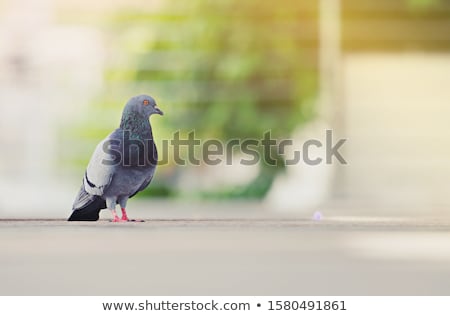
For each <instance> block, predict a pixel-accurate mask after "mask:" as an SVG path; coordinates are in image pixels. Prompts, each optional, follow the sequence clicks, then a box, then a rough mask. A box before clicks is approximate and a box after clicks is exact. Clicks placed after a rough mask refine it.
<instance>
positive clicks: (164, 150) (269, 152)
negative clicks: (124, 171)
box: [102, 130, 347, 166]
mask: <svg viewBox="0 0 450 316" xmlns="http://www.w3.org/2000/svg"><path fill="white" fill-rule="evenodd" d="M346 141H347V139H338V140H334V139H333V131H332V130H325V139H324V140H323V141H322V140H319V139H308V140H306V141H304V142H302V143H301V144H300V145H301V146H299V144H298V141H294V140H293V139H282V140H279V139H274V138H273V137H272V133H271V131H267V132H265V133H264V134H263V135H262V136H261V138H259V139H253V138H247V139H237V138H235V139H230V140H228V141H226V142H222V141H220V140H218V139H205V140H201V139H199V138H197V137H196V135H195V131H191V132H189V133H188V134H187V137H184V138H182V137H181V133H180V131H176V132H175V133H174V134H173V135H172V137H171V139H169V140H167V139H165V140H163V141H162V146H161V148H158V155H157V154H156V150H155V149H154V147H153V140H152V139H146V140H142V139H139V138H136V137H133V135H132V134H131V132H129V131H125V132H124V133H123V138H122V139H110V140H108V141H105V142H104V143H103V151H104V153H105V154H106V155H107V156H108V157H109V158H108V159H104V160H103V161H102V163H104V164H106V165H116V164H122V165H124V166H135V165H137V166H145V165H147V164H148V163H151V164H155V163H156V162H157V163H158V165H165V164H168V163H175V164H177V165H181V166H184V165H194V166H199V165H210V166H214V165H219V164H222V163H224V162H225V164H227V165H233V164H236V163H239V164H242V165H247V166H251V165H256V164H259V163H261V162H263V163H265V164H267V165H269V166H277V165H279V164H281V163H282V164H283V165H286V166H291V165H296V164H299V163H301V162H303V163H305V164H307V165H310V166H316V165H320V164H328V165H330V164H333V163H339V164H342V165H346V164H347V161H346V160H345V159H344V157H343V155H342V154H341V152H340V151H339V150H341V149H342V146H343V145H344V144H345V142H346ZM318 148H321V149H322V150H319V151H318V150H317V149H318ZM314 149H316V150H315V152H316V154H315V155H313V154H312V153H311V152H312V151H314ZM317 152H320V154H319V155H318V154H317ZM288 153H289V154H288ZM236 157H238V158H236ZM280 158H281V159H280ZM236 159H238V160H237V161H236Z"/></svg>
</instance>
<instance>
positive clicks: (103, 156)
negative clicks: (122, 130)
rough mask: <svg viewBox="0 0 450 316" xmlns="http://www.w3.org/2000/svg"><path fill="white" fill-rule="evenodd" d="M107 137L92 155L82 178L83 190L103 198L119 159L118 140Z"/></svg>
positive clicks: (111, 136) (112, 136)
mask: <svg viewBox="0 0 450 316" xmlns="http://www.w3.org/2000/svg"><path fill="white" fill-rule="evenodd" d="M114 134H115V133H113V134H112V135H110V136H108V137H107V138H106V139H105V140H103V141H102V142H101V143H100V144H98V146H97V148H96V149H95V151H94V154H93V155H92V158H91V160H90V162H89V164H88V167H87V169H86V172H85V174H84V178H83V188H84V190H85V191H86V193H88V194H89V195H96V196H103V193H104V192H105V190H106V189H107V188H108V186H109V185H110V184H111V181H112V179H113V177H114V174H115V172H116V170H117V166H118V164H119V162H120V161H119V159H120V157H121V156H120V152H121V151H120V143H121V142H120V140H119V139H117V138H114Z"/></svg>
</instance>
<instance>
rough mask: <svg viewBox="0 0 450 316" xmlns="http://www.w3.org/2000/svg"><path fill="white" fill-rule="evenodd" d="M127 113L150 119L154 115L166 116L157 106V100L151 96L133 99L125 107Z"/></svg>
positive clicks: (143, 95)
mask: <svg viewBox="0 0 450 316" xmlns="http://www.w3.org/2000/svg"><path fill="white" fill-rule="evenodd" d="M125 112H128V113H135V114H140V115H142V116H144V117H149V116H150V115H152V114H159V115H164V113H163V111H161V110H160V109H159V108H158V106H157V105H156V101H155V99H153V98H152V97H151V96H149V95H145V94H141V95H138V96H135V97H133V98H131V99H130V100H129V101H128V102H127V104H126V105H125Z"/></svg>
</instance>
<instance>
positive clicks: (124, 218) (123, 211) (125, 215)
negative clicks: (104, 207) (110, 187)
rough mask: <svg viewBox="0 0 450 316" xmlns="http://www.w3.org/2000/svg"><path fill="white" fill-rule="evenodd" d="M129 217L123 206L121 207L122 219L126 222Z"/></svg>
mask: <svg viewBox="0 0 450 316" xmlns="http://www.w3.org/2000/svg"><path fill="white" fill-rule="evenodd" d="M129 220H130V219H129V218H128V215H127V211H126V210H125V208H122V221H125V222H128V221H129Z"/></svg>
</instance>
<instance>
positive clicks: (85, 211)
mask: <svg viewBox="0 0 450 316" xmlns="http://www.w3.org/2000/svg"><path fill="white" fill-rule="evenodd" d="M155 113H156V114H160V115H163V112H162V111H161V110H160V109H159V108H158V107H157V106H156V102H155V100H154V99H153V98H152V97H150V96H148V95H138V96H136V97H133V98H131V99H130V100H129V101H128V103H127V104H126V105H125V109H124V110H123V114H122V121H121V123H120V127H119V128H118V129H116V130H115V131H114V132H112V133H111V134H110V135H109V136H108V137H106V139H104V140H103V141H102V142H101V143H100V144H99V145H98V146H97V148H96V149H95V151H94V154H93V155H92V158H91V160H90V162H89V165H88V167H87V170H86V172H85V174H84V178H83V184H82V185H81V189H80V191H79V192H78V195H77V197H76V198H75V202H74V203H73V207H72V210H73V212H72V215H71V216H70V217H69V219H68V220H69V221H96V220H98V218H99V213H100V211H101V210H102V209H105V208H108V209H109V210H110V211H111V212H112V216H113V222H121V221H129V219H128V216H127V212H126V206H127V201H128V199H129V198H131V197H133V196H134V195H136V194H137V193H138V192H140V191H142V190H144V189H145V188H146V187H147V186H148V185H149V184H150V181H152V178H153V174H154V173H155V168H156V164H157V161H158V153H157V151H156V146H155V143H154V142H153V134H152V127H151V125H150V121H149V117H150V115H152V114H155ZM116 204H119V205H120V207H121V209H122V217H121V218H120V217H119V216H117V213H116Z"/></svg>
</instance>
